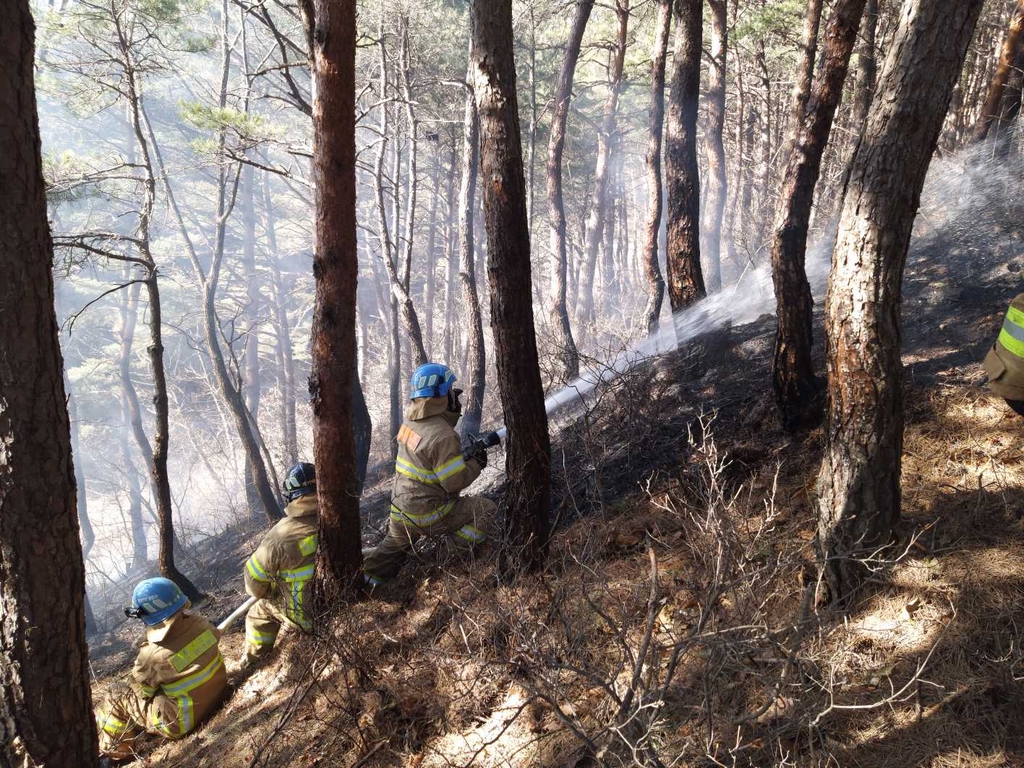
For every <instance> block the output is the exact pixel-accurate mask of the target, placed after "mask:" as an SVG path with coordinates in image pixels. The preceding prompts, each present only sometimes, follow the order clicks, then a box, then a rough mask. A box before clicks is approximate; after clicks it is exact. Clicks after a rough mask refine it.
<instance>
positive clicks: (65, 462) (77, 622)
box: [0, 0, 98, 768]
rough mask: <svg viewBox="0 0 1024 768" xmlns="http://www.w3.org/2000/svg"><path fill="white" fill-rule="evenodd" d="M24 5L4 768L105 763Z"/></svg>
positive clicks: (3, 668)
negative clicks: (95, 709)
mask: <svg viewBox="0 0 1024 768" xmlns="http://www.w3.org/2000/svg"><path fill="white" fill-rule="evenodd" d="M34 38H35V28H34V25H33V22H32V14H31V12H30V10H29V4H28V3H27V2H25V1H24V0H20V1H19V2H9V3H4V4H3V6H2V10H0V188H2V189H3V190H4V192H3V194H0V222H2V224H0V227H2V230H0V231H2V235H0V274H2V275H3V280H0V403H2V405H0V446H2V447H0V574H2V578H0V764H2V765H10V766H15V765H22V764H24V763H25V759H24V758H23V757H19V755H18V754H17V751H18V750H17V748H16V741H20V742H21V745H22V748H23V749H24V750H25V752H26V753H27V755H28V756H29V759H30V760H31V761H34V762H35V763H37V764H39V765H46V766H54V768H63V767H64V766H69V767H70V766H76V768H77V766H83V768H89V767H90V766H95V765H96V764H97V759H96V756H97V754H98V745H97V741H96V726H95V724H94V721H93V717H92V702H91V700H90V694H89V659H88V652H87V650H86V645H85V617H84V610H83V597H84V595H85V566H84V564H83V561H82V545H81V543H80V541H79V537H78V530H79V529H78V510H77V504H76V499H75V475H74V468H73V466H72V457H71V434H70V428H69V423H68V412H67V408H66V407H65V400H64V379H63V374H62V371H63V361H62V360H61V353H60V344H59V342H58V340H57V318H56V315H55V314H54V309H53V302H54V292H53V275H52V269H53V246H52V244H51V241H50V227H49V224H48V223H47V220H46V192H45V185H44V182H43V168H42V158H41V154H40V142H39V119H38V116H37V112H36V100H35V90H34V84H33V77H32V66H33V45H34Z"/></svg>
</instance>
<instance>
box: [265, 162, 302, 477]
mask: <svg viewBox="0 0 1024 768" xmlns="http://www.w3.org/2000/svg"><path fill="white" fill-rule="evenodd" d="M271 177H272V174H270V173H264V175H263V221H264V227H265V229H266V235H267V248H268V250H269V253H268V254H267V255H268V260H269V261H270V275H271V279H272V280H273V288H274V335H275V337H276V339H277V349H278V354H279V355H280V358H281V376H280V387H281V432H282V434H283V436H284V452H285V463H286V464H288V466H292V465H293V464H295V463H296V462H297V461H298V460H299V440H298V432H297V430H296V427H295V367H294V364H293V362H292V337H291V326H290V324H289V322H288V305H287V294H286V293H285V290H284V285H283V284H282V282H281V262H280V255H279V251H278V249H277V227H276V224H275V220H276V217H275V216H274V204H273V202H272V200H271V194H270V183H271Z"/></svg>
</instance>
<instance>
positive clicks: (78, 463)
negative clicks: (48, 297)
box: [64, 375, 96, 637]
mask: <svg viewBox="0 0 1024 768" xmlns="http://www.w3.org/2000/svg"><path fill="white" fill-rule="evenodd" d="M64 389H65V391H66V392H67V396H68V418H69V419H70V421H71V460H72V462H73V463H74V466H75V491H76V493H75V504H76V506H77V507H78V527H79V528H80V531H81V537H82V565H83V568H84V566H85V565H86V564H87V563H88V562H89V553H90V552H91V551H92V545H93V544H95V543H96V533H95V531H93V528H92V521H91V520H90V519H89V497H88V494H87V493H86V487H85V467H84V457H83V455H82V451H81V445H80V443H79V440H78V404H77V402H76V401H75V394H74V392H73V391H72V389H71V382H70V381H68V377H67V376H66V375H65V376H64ZM83 583H84V582H83ZM82 609H83V612H84V614H85V636H86V637H90V636H92V635H94V634H96V618H95V617H94V616H93V614H92V606H91V605H89V593H88V592H87V591H86V592H84V601H83V604H82Z"/></svg>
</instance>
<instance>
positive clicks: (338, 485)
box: [309, 0, 363, 608]
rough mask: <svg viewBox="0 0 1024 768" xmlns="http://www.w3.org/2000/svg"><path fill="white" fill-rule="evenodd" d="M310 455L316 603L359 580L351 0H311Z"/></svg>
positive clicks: (326, 603)
mask: <svg viewBox="0 0 1024 768" xmlns="http://www.w3.org/2000/svg"><path fill="white" fill-rule="evenodd" d="M314 19H315V30H314V34H313V46H312V66H313V77H314V78H315V85H316V87H315V88H314V94H315V95H314V98H313V141H314V146H313V173H314V187H315V202H316V223H315V230H314V231H315V247H314V252H313V275H314V279H315V281H316V303H315V307H314V311H313V342H312V355H313V364H312V371H311V373H310V377H309V394H310V403H311V405H312V408H313V456H314V462H315V464H316V468H317V498H318V500H319V504H320V544H319V546H318V548H317V595H318V597H319V598H320V601H321V602H320V605H321V606H322V607H324V608H330V607H333V603H334V601H335V600H337V599H338V598H340V597H347V596H351V595H352V594H355V593H356V591H357V590H358V589H359V588H360V586H361V584H362V565H363V557H362V550H361V546H360V526H359V479H358V476H357V471H356V454H355V441H354V438H353V409H352V405H353V372H354V371H355V370H356V283H357V280H358V275H359V260H358V257H357V251H356V248H357V243H356V139H355V108H356V105H355V89H356V86H355V59H356V8H355V1H354V0H314Z"/></svg>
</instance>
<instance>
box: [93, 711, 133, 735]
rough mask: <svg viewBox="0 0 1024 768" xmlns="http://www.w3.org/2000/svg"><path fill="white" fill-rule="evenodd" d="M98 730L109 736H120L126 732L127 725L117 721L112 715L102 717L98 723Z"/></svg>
mask: <svg viewBox="0 0 1024 768" xmlns="http://www.w3.org/2000/svg"><path fill="white" fill-rule="evenodd" d="M100 728H102V729H103V731H104V732H105V733H109V734H110V735H111V736H122V735H124V734H125V733H126V732H127V731H128V723H126V722H124V721H123V720H118V719H117V718H116V717H114V716H113V715H110V714H108V715H104V716H103V719H102V721H101V722H100Z"/></svg>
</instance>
